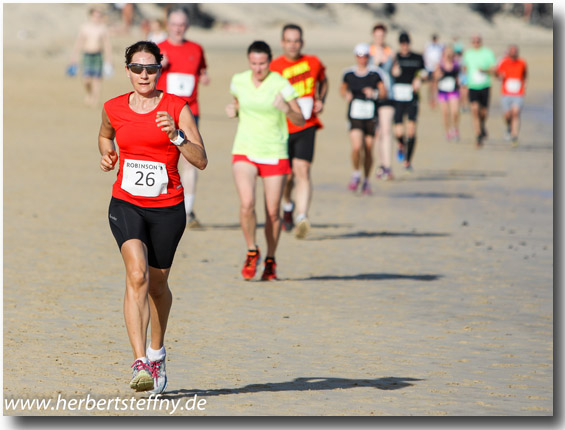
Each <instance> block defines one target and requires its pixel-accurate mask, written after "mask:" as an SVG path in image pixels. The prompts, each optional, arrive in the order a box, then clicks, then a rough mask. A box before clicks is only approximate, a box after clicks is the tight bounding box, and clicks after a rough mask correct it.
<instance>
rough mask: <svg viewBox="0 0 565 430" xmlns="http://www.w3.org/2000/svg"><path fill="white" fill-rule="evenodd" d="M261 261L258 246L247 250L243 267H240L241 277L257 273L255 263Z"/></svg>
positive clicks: (251, 276) (248, 277) (248, 276)
mask: <svg viewBox="0 0 565 430" xmlns="http://www.w3.org/2000/svg"><path fill="white" fill-rule="evenodd" d="M260 261H261V252H259V247H257V249H256V250H254V251H248V252H247V258H246V259H245V263H243V269H241V274H242V276H243V279H251V278H253V277H254V276H255V273H257V265H258V264H259V262H260Z"/></svg>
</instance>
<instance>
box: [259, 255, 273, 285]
mask: <svg viewBox="0 0 565 430" xmlns="http://www.w3.org/2000/svg"><path fill="white" fill-rule="evenodd" d="M276 269H277V263H275V259H274V258H273V257H267V258H266V259H265V270H264V271H263V276H261V280H262V281H272V280H275V279H277V272H276Z"/></svg>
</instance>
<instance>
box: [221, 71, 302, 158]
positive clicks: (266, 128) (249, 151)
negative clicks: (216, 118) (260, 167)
mask: <svg viewBox="0 0 565 430" xmlns="http://www.w3.org/2000/svg"><path fill="white" fill-rule="evenodd" d="M251 73H252V72H251V70H247V71H245V72H242V73H236V74H235V75H234V76H233V77H232V80H231V85H230V92H231V94H232V95H233V96H234V97H235V98H237V100H238V103H239V110H238V117H239V123H238V126H237V132H236V134H235V140H234V144H233V149H232V154H241V155H246V156H247V157H248V158H249V159H251V160H252V161H255V162H257V163H261V164H276V163H278V160H279V159H285V158H288V126H287V124H286V115H285V114H284V113H283V112H281V111H280V110H278V109H277V108H276V107H274V106H273V102H274V101H275V97H276V95H277V94H278V93H280V94H281V95H282V96H283V98H284V100H285V101H287V102H288V101H290V100H292V99H295V98H297V97H298V93H297V92H296V90H295V89H294V87H293V86H292V85H291V84H290V82H289V81H288V80H287V79H285V78H283V77H282V76H281V75H279V74H278V73H274V72H270V73H269V74H268V75H267V77H266V78H265V79H264V80H263V82H261V85H259V87H255V85H254V84H253V81H252V76H251Z"/></svg>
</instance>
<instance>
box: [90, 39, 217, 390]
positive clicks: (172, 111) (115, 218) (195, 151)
mask: <svg viewBox="0 0 565 430" xmlns="http://www.w3.org/2000/svg"><path fill="white" fill-rule="evenodd" d="M160 61H161V53H160V51H159V48H158V47H157V45H155V44H154V43H153V42H137V43H135V44H134V45H132V46H130V47H128V48H127V50H126V74H127V76H128V78H129V79H130V82H131V84H132V86H133V91H131V92H129V93H127V94H124V95H121V96H119V97H116V98H113V99H111V100H109V101H107V102H106V103H105V104H104V109H103V111H102V124H101V126H100V132H99V135H98V148H99V150H100V154H101V155H102V158H101V160H100V168H101V169H102V170H103V171H104V172H109V171H111V170H114V169H115V167H116V164H118V175H117V179H116V182H115V183H114V186H113V188H112V199H111V202H110V207H109V210H108V218H109V222H110V228H111V230H112V233H113V235H114V237H115V239H116V242H117V244H118V247H119V248H120V252H121V255H122V258H123V260H124V264H125V268H126V292H125V298H124V317H125V322H126V328H127V332H128V336H129V340H130V343H131V346H132V349H133V356H134V363H133V365H132V367H133V376H132V379H131V382H130V387H131V388H132V389H134V390H136V391H151V392H152V393H162V392H163V391H164V390H165V388H166V385H167V375H166V371H165V356H166V352H165V346H164V337H165V330H166V328H167V320H168V318H169V312H170V309H171V304H172V294H171V290H170V289H169V286H168V277H169V272H170V268H171V265H172V263H173V258H174V254H175V250H176V248H177V245H178V243H179V241H180V239H181V237H182V234H183V232H184V228H185V223H186V214H185V211H184V195H183V189H182V184H181V180H180V176H179V173H178V170H177V164H178V160H179V158H180V156H181V154H182V158H185V159H186V160H187V161H188V162H190V163H192V164H193V165H195V166H196V167H197V168H199V169H204V168H205V167H206V165H207V163H208V161H207V157H206V151H205V149H204V144H203V142H202V137H201V136H200V132H199V131H198V127H197V126H196V122H195V121H194V117H193V116H192V113H191V112H190V109H189V108H188V106H187V104H186V102H185V101H184V100H183V99H181V98H179V97H177V96H174V95H171V94H167V93H164V92H162V91H159V90H157V89H156V84H157V81H158V79H159V75H160V70H161V64H160ZM114 141H115V142H116V143H117V145H118V147H119V157H118V154H117V153H116V147H115V143H114ZM149 322H151V342H150V344H149V346H148V347H147V349H146V346H147V345H146V343H147V329H148V326H149Z"/></svg>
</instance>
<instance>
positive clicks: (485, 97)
mask: <svg viewBox="0 0 565 430" xmlns="http://www.w3.org/2000/svg"><path fill="white" fill-rule="evenodd" d="M489 99H490V88H483V89H482V90H472V89H469V103H473V102H476V103H479V105H480V106H482V107H488V105H489Z"/></svg>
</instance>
